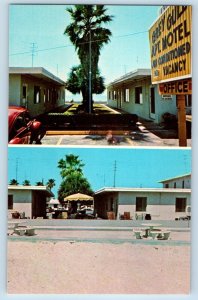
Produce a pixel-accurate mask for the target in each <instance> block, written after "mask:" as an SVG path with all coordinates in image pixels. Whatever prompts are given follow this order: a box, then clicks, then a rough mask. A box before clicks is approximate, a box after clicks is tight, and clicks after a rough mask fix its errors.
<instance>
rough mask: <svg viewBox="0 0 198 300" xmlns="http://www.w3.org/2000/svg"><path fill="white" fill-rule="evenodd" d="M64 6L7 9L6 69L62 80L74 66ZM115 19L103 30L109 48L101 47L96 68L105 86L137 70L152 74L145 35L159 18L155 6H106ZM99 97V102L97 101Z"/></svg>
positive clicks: (146, 36)
mask: <svg viewBox="0 0 198 300" xmlns="http://www.w3.org/2000/svg"><path fill="white" fill-rule="evenodd" d="M67 7H68V6H67V5H22V4H20V5H16V4H14V5H10V8H9V65H10V66H15V67H16V66H24V67H31V66H32V55H31V52H32V47H33V43H34V47H35V55H34V60H33V65H34V66H35V67H36V66H42V67H44V68H46V69H47V70H49V71H50V72H52V73H53V74H55V75H58V76H59V77H60V78H61V79H63V80H66V78H67V75H68V73H69V71H70V69H71V67H72V66H74V65H78V63H79V61H78V57H77V54H76V53H75V49H74V46H73V45H72V44H71V42H70V40H69V38H68V37H67V36H65V35H64V34H63V33H64V30H65V28H66V26H67V25H68V24H69V23H70V21H71V20H70V15H69V13H68V12H66V8H67ZM107 9H108V14H110V15H112V16H114V17H113V21H112V22H111V23H109V25H108V26H107V27H109V29H110V30H111V32H112V37H111V42H110V43H109V44H107V45H104V47H103V49H102V51H101V56H100V61H99V68H100V70H101V73H102V75H103V76H104V78H105V83H110V82H111V81H112V80H114V79H116V78H118V77H120V76H122V75H124V74H125V73H127V72H130V71H133V70H135V69H137V68H150V50H149V40H148V29H149V27H150V26H151V25H152V23H153V22H154V21H155V20H156V19H157V17H158V11H159V6H135V5H128V6H127V5H125V6H123V5H109V6H107ZM100 97H101V96H98V98H100Z"/></svg>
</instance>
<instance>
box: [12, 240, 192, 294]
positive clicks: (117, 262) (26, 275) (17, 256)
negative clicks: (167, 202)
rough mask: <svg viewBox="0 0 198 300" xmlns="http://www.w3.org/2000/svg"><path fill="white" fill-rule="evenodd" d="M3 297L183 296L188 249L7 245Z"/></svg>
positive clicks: (186, 289)
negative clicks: (4, 291) (89, 295)
mask: <svg viewBox="0 0 198 300" xmlns="http://www.w3.org/2000/svg"><path fill="white" fill-rule="evenodd" d="M7 273H8V285H7V291H8V293H9V294H187V293H189V292H190V246H189V245H185V246H181V245H180V246H165V245H163V246H161V245H140V244H130V243H122V244H111V243H86V242H75V241H62V242H55V241H52V242H47V241H34V242H29V241H28V242H27V241H26V242H24V241H13V240H12V241H8V267H7Z"/></svg>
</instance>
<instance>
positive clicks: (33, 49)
mask: <svg viewBox="0 0 198 300" xmlns="http://www.w3.org/2000/svg"><path fill="white" fill-rule="evenodd" d="M35 49H36V47H35V43H32V49H31V51H32V68H33V66H34V56H35Z"/></svg>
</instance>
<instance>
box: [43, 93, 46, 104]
mask: <svg viewBox="0 0 198 300" xmlns="http://www.w3.org/2000/svg"><path fill="white" fill-rule="evenodd" d="M43 102H44V103H45V102H46V90H43Z"/></svg>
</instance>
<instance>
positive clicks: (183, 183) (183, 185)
mask: <svg viewBox="0 0 198 300" xmlns="http://www.w3.org/2000/svg"><path fill="white" fill-rule="evenodd" d="M184 187H185V182H184V180H182V189H184Z"/></svg>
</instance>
